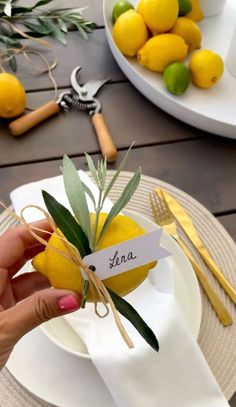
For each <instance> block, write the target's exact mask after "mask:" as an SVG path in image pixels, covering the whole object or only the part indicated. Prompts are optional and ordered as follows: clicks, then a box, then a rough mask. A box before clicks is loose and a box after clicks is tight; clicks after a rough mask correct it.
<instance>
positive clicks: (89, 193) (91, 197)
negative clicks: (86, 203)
mask: <svg viewBox="0 0 236 407" xmlns="http://www.w3.org/2000/svg"><path fill="white" fill-rule="evenodd" d="M82 184H83V188H84V192H86V194H87V195H88V196H89V198H90V199H91V201H92V203H93V207H94V209H95V208H96V202H95V198H94V196H93V194H92V192H91V191H90V189H89V188H88V187H87V185H86V184H85V183H84V182H82Z"/></svg>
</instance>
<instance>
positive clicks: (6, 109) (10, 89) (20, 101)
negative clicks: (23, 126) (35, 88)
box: [0, 73, 26, 118]
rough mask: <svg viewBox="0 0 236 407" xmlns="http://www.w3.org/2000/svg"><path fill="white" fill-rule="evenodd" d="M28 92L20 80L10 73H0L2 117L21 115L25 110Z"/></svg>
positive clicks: (0, 109) (0, 107)
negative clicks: (26, 92)
mask: <svg viewBox="0 0 236 407" xmlns="http://www.w3.org/2000/svg"><path fill="white" fill-rule="evenodd" d="M25 104H26V94H25V90H24V88H23V85H22V84H21V83H20V81H19V80H18V79H17V78H16V77H15V76H14V75H11V74H9V73H0V117H3V118H11V117H15V116H19V115H20V114H21V113H23V111H24V110H25Z"/></svg>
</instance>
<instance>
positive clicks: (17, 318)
mask: <svg viewBox="0 0 236 407" xmlns="http://www.w3.org/2000/svg"><path fill="white" fill-rule="evenodd" d="M80 304H81V296H80V295H78V294H76V293H75V292H73V291H69V290H59V289H53V288H48V289H46V290H41V291H38V292H36V293H35V294H33V295H31V296H30V297H28V298H26V299H25V300H24V301H22V302H20V303H17V304H16V305H15V306H14V307H12V308H9V309H8V310H6V311H4V312H2V313H1V314H0V315H2V317H3V315H4V317H5V318H6V319H5V324H4V325H3V326H4V334H5V335H6V336H7V337H8V338H9V339H10V341H11V342H12V343H15V342H17V341H18V340H19V339H20V338H21V337H22V336H23V335H25V334H26V333H27V332H29V331H30V330H31V329H33V328H35V327H36V326H38V325H40V324H41V323H42V322H45V321H48V320H49V319H51V318H55V317H58V316H62V315H65V314H67V313H70V312H73V311H75V310H77V309H79V308H80Z"/></svg>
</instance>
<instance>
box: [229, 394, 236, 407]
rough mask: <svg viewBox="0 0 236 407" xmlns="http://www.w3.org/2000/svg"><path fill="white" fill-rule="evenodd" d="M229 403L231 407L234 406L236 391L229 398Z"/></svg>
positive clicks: (235, 406)
mask: <svg viewBox="0 0 236 407" xmlns="http://www.w3.org/2000/svg"><path fill="white" fill-rule="evenodd" d="M229 404H230V406H231V407H236V393H235V394H234V396H233V397H232V399H231V400H230V402H229Z"/></svg>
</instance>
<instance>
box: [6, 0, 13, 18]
mask: <svg viewBox="0 0 236 407" xmlns="http://www.w3.org/2000/svg"><path fill="white" fill-rule="evenodd" d="M11 8H12V0H5V7H4V13H5V14H6V16H8V17H11Z"/></svg>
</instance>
